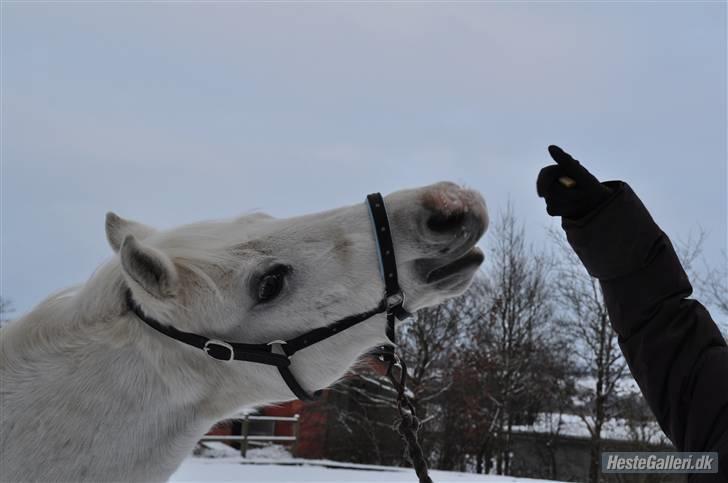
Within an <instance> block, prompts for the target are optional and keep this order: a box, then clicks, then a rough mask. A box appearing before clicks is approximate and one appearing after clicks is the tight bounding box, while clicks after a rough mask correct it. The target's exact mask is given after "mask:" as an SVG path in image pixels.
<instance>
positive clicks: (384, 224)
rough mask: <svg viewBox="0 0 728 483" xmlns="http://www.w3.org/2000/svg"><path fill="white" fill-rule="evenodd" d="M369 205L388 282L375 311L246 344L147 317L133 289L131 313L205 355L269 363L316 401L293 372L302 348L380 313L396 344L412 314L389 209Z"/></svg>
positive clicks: (375, 199) (371, 201)
mask: <svg viewBox="0 0 728 483" xmlns="http://www.w3.org/2000/svg"><path fill="white" fill-rule="evenodd" d="M367 205H368V206H369V213H370V215H371V220H372V225H373V226H374V232H375V235H376V240H377V253H378V255H379V267H380V269H381V272H382V278H383V279H384V298H383V299H382V301H381V302H379V305H377V306H376V307H375V308H373V309H371V310H368V311H366V312H362V313H360V314H355V315H350V316H348V317H344V318H343V319H340V320H337V321H336V322H333V323H331V324H329V325H326V326H323V327H319V328H317V329H313V330H310V331H308V332H306V333H305V334H302V335H299V336H298V337H294V338H292V339H288V340H280V339H279V340H273V341H271V342H268V343H267V344H244V343H241V342H229V341H224V340H218V339H210V338H207V337H205V336H202V335H198V334H193V333H191V332H183V331H181V330H177V329H175V328H174V327H172V326H169V325H165V324H162V323H161V322H159V321H158V320H156V319H153V318H152V317H149V316H147V315H146V314H144V312H143V311H142V310H141V308H140V307H139V305H138V304H137V303H136V302H135V301H134V299H133V298H132V295H131V290H127V291H126V300H127V304H128V306H129V308H130V310H131V311H133V312H134V313H135V314H136V316H137V317H139V318H140V319H141V320H143V321H144V322H145V323H146V324H147V325H149V326H150V327H152V328H154V329H156V330H158V331H159V332H161V333H162V334H164V335H166V336H168V337H171V338H173V339H176V340H178V341H180V342H183V343H185V344H187V345H190V346H193V347H197V348H198V349H202V350H203V351H205V353H206V354H207V355H208V356H210V357H212V358H213V359H217V360H220V361H225V362H229V361H233V360H236V361H247V362H257V363H259V364H267V365H270V366H276V367H277V368H278V372H280V374H281V377H282V378H283V380H284V381H285V382H286V384H287V385H288V387H289V388H290V389H291V391H292V392H293V394H295V395H296V397H297V398H299V399H302V400H305V401H306V400H311V399H314V398H315V397H314V396H315V395H317V394H318V393H319V391H316V393H314V395H311V394H309V393H308V392H306V390H304V389H303V388H302V387H301V385H300V384H299V383H298V381H297V380H296V378H295V377H294V375H293V373H292V372H291V369H290V365H291V356H292V355H293V354H295V353H296V352H298V351H300V350H301V349H305V348H306V347H308V346H310V345H313V344H315V343H317V342H321V341H322V340H325V339H328V338H329V337H333V336H334V335H336V334H338V333H339V332H342V331H344V330H346V329H349V328H351V327H353V326H355V325H357V324H359V323H361V322H364V321H366V320H369V319H370V318H372V317H374V316H375V315H377V314H381V313H385V314H386V316H387V330H386V335H387V338H388V339H389V341H390V342H391V343H392V344H394V343H395V340H394V319H395V317H396V318H397V319H399V320H404V319H406V318H407V317H409V316H410V315H411V314H409V313H408V312H407V311H406V310H405V309H404V307H403V305H404V292H402V289H401V288H400V286H399V280H398V277H397V261H396V259H395V256H394V244H393V243H392V234H391V232H390V228H389V220H388V218H387V210H386V208H385V206H384V199H383V198H382V195H381V194H379V193H373V194H370V195H368V196H367ZM381 349H382V353H383V354H385V357H387V355H390V357H389V358H390V360H391V354H392V352H393V346H385V347H383V348H381Z"/></svg>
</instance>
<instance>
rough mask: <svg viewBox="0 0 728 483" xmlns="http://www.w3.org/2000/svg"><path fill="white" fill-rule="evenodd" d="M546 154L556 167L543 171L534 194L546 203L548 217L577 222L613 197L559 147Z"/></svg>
mask: <svg viewBox="0 0 728 483" xmlns="http://www.w3.org/2000/svg"><path fill="white" fill-rule="evenodd" d="M549 154H550V155H551V157H552V158H554V161H556V163H557V164H552V165H550V166H546V167H545V168H543V169H542V170H541V172H540V173H539V174H538V180H537V181H536V191H537V193H538V196H539V197H541V198H544V199H545V200H546V211H547V212H548V214H549V215H551V216H563V217H564V218H571V219H578V218H581V217H583V216H584V215H586V214H587V213H589V212H591V211H592V210H594V209H595V208H596V207H597V206H599V205H600V204H601V203H602V202H604V201H605V200H606V199H607V198H609V195H610V194H612V190H611V189H609V188H608V187H606V186H604V185H603V184H601V183H600V182H599V180H598V179H596V178H595V177H594V175H592V174H591V173H590V172H589V171H587V170H586V168H584V166H582V165H581V164H579V161H577V160H576V159H574V158H572V157H571V155H570V154H568V153H566V152H564V151H563V150H562V149H561V148H560V147H558V146H549ZM567 186H568V187H567Z"/></svg>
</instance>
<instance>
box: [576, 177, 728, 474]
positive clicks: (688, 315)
mask: <svg viewBox="0 0 728 483" xmlns="http://www.w3.org/2000/svg"><path fill="white" fill-rule="evenodd" d="M604 184H605V185H606V186H608V187H610V188H612V190H613V194H612V195H611V196H610V197H609V198H608V199H607V200H606V201H605V202H604V203H602V204H601V206H599V207H598V208H597V209H595V210H594V211H592V212H591V213H590V214H588V215H586V216H585V217H584V218H581V219H579V220H569V219H566V218H564V219H562V226H563V228H564V230H565V231H566V235H567V238H568V240H569V243H570V244H571V246H572V247H573V248H574V250H575V251H576V253H577V255H578V256H579V258H580V259H581V261H582V262H583V263H584V266H585V267H586V269H587V270H588V271H589V273H590V274H591V275H592V276H594V277H596V278H598V279H599V281H600V284H601V287H602V291H603V294H604V300H605V303H606V306H607V310H608V312H609V318H610V320H611V323H612V326H613V327H614V329H615V331H616V332H617V334H618V335H619V341H620V342H619V343H620V347H621V348H622V352H623V353H624V356H625V358H626V360H627V363H628V365H629V368H630V370H631V371H632V375H633V376H634V378H635V379H636V381H637V383H638V384H639V386H640V389H641V390H642V393H643V394H644V396H645V398H646V399H647V402H648V403H649V405H650V407H651V408H652V411H653V412H654V414H655V416H656V417H657V420H658V422H659V423H660V426H661V427H662V429H663V430H664V431H665V433H666V434H667V435H668V437H669V438H670V439H671V440H672V442H673V443H674V444H675V446H676V447H677V448H678V449H679V450H681V451H719V453H720V459H721V460H722V461H719V462H720V465H719V466H720V473H721V475H723V476H726V475H728V471H726V469H728V348H727V347H726V342H725V340H724V338H723V337H722V335H721V333H720V330H719V329H718V327H717V326H716V324H715V323H714V322H713V320H712V319H711V317H710V314H709V313H708V311H707V310H706V309H705V307H703V306H702V305H701V304H700V303H698V302H697V301H695V300H692V299H689V298H688V297H689V296H690V294H691V293H692V286H691V285H690V282H689V280H688V277H687V275H686V274H685V271H684V270H683V268H682V266H681V265H680V262H679V260H678V258H677V255H676V254H675V250H674V249H673V247H672V244H671V243H670V240H669V239H668V238H667V236H666V235H665V233H663V232H662V230H660V228H659V227H658V226H657V225H656V224H655V222H654V221H653V220H652V217H651V216H650V214H649V213H648V211H647V209H645V207H644V205H643V204H642V202H641V201H640V200H639V198H638V197H637V195H635V194H634V192H633V191H632V189H631V188H630V187H629V186H628V185H627V184H626V183H623V182H619V181H612V182H607V183H604ZM726 481H728V480H726Z"/></svg>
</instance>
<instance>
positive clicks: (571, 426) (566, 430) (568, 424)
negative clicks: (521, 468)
mask: <svg viewBox="0 0 728 483" xmlns="http://www.w3.org/2000/svg"><path fill="white" fill-rule="evenodd" d="M589 420H590V421H591V418H590V419H589ZM513 432H515V433H525V432H527V433H531V432H533V433H545V434H550V433H553V434H556V433H558V434H559V435H561V436H573V437H579V438H589V437H590V434H589V429H588V428H587V426H586V423H584V421H583V420H582V419H581V417H579V416H577V415H575V414H560V415H559V414H546V413H539V414H538V416H537V417H536V421H535V423H534V424H531V425H521V426H513ZM602 438H604V439H611V440H620V441H633V440H636V439H639V441H641V442H646V443H650V444H669V441H668V440H667V438H666V437H665V435H664V433H663V432H662V430H661V429H660V426H659V425H658V424H657V422H655V421H649V422H647V423H646V424H644V425H643V427H641V428H639V431H637V432H636V433H634V434H633V433H632V432H631V431H630V427H629V422H628V421H627V420H625V419H621V418H611V419H607V420H606V421H604V426H602Z"/></svg>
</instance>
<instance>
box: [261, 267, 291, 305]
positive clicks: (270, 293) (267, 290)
mask: <svg viewBox="0 0 728 483" xmlns="http://www.w3.org/2000/svg"><path fill="white" fill-rule="evenodd" d="M287 271H288V270H287V268H286V267H283V266H279V267H276V268H275V269H273V270H271V271H270V272H268V273H267V274H265V275H263V276H262V277H261V278H260V282H258V302H268V301H269V300H272V299H274V298H276V297H277V296H278V294H279V293H281V290H282V289H283V281H284V277H285V275H286V272H287Z"/></svg>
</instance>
